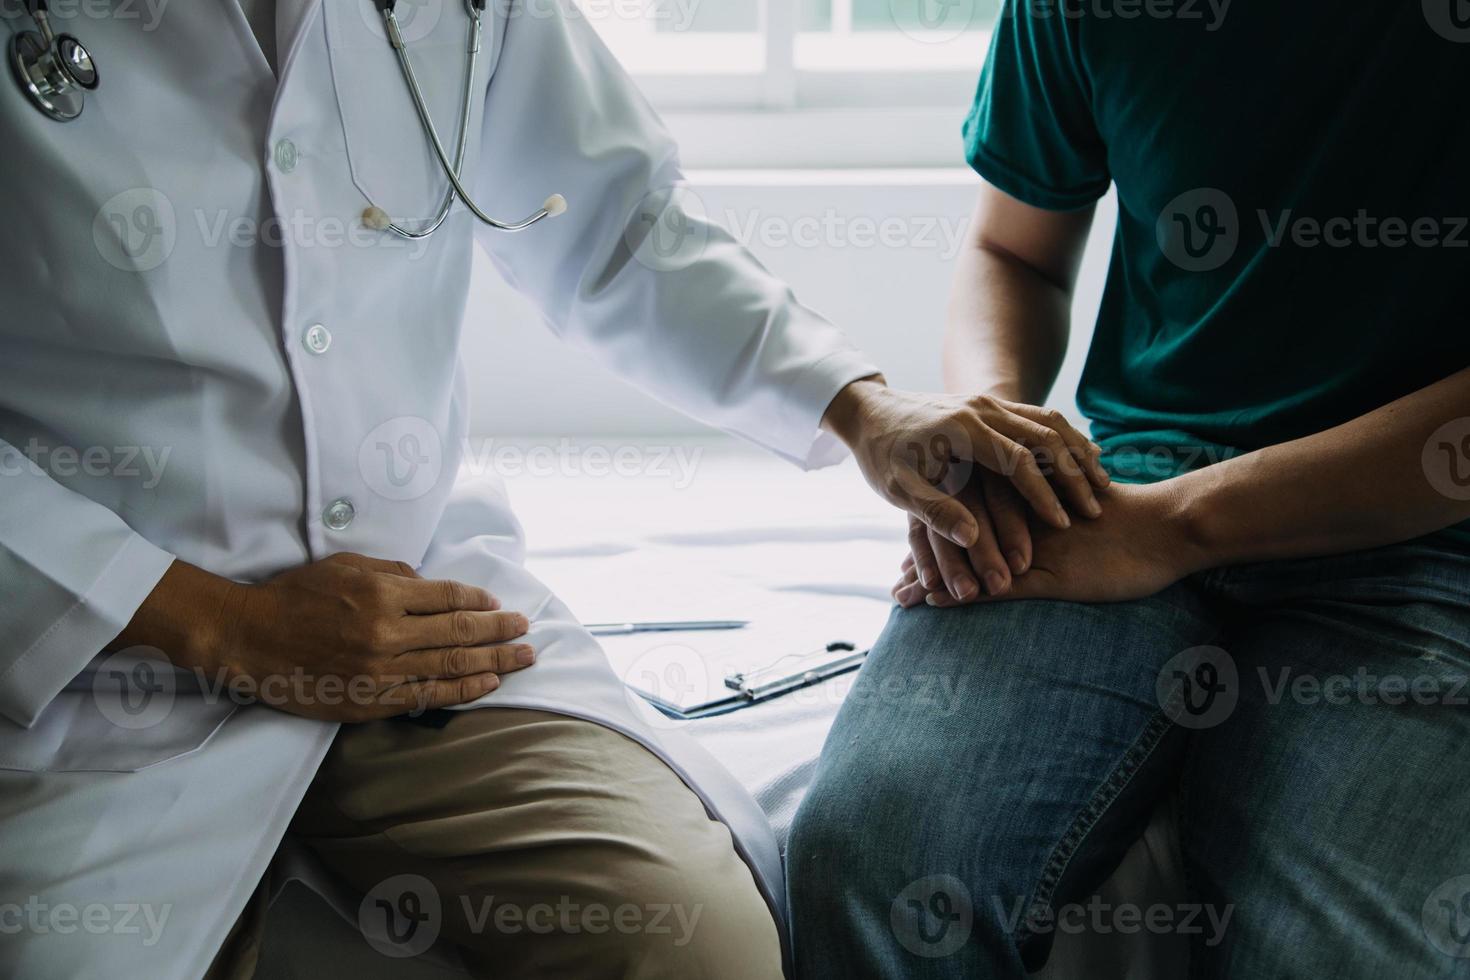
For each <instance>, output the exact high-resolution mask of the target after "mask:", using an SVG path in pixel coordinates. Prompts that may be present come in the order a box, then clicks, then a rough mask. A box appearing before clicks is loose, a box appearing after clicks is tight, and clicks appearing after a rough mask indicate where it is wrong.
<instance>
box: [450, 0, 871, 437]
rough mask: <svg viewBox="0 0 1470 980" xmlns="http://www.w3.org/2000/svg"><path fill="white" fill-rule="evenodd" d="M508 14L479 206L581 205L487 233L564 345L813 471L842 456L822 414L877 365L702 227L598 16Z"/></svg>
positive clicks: (547, 11)
mask: <svg viewBox="0 0 1470 980" xmlns="http://www.w3.org/2000/svg"><path fill="white" fill-rule="evenodd" d="M499 9H501V10H507V9H508V10H509V14H508V16H507V17H506V18H505V20H504V21H502V24H503V30H504V35H503V41H502V47H501V50H500V54H499V60H498V62H497V64H496V67H495V70H494V73H493V75H492V78H491V80H490V85H489V89H488V94H487V96H486V100H485V116H484V125H483V129H482V136H481V143H482V146H481V151H480V156H479V169H478V180H477V185H478V194H479V200H480V202H481V203H482V206H483V207H485V208H486V210H488V211H491V213H492V214H493V213H496V212H501V213H502V214H503V215H507V216H509V215H521V214H525V213H526V212H528V211H530V210H532V209H534V208H535V207H536V206H537V205H539V204H540V203H541V202H542V200H544V199H545V198H546V196H547V195H548V194H551V193H553V192H558V193H561V194H564V195H565V197H566V199H567V201H568V203H569V209H568V211H567V212H566V213H565V214H563V215H561V216H560V217H556V218H552V219H550V220H547V221H543V222H542V223H541V224H538V225H536V226H534V227H533V228H531V229H529V230H527V231H525V232H522V233H520V234H505V233H503V232H498V231H495V230H493V229H489V228H485V227H484V226H481V231H480V241H481V243H482V244H483V245H484V246H485V247H486V249H487V250H488V251H489V252H490V255H491V257H492V258H493V259H494V260H495V262H496V264H497V266H498V267H499V268H500V269H501V271H502V272H503V273H504V274H505V275H506V277H507V279H508V280H509V281H510V282H511V283H512V284H513V285H514V286H515V287H516V288H518V289H519V290H521V291H522V292H524V293H526V294H528V295H529V296H530V297H531V298H532V299H533V300H535V301H536V302H537V303H538V304H539V306H540V307H541V310H542V312H543V314H544V315H545V318H546V320H547V322H548V323H549V324H550V326H551V328H552V329H553V330H554V331H556V332H557V333H558V334H559V335H560V336H561V338H562V339H563V340H565V341H566V342H568V343H569V344H571V345H573V346H575V347H577V348H580V349H584V350H587V351H589V352H591V353H592V354H593V355H594V356H595V357H596V358H597V359H598V360H599V361H601V362H602V363H603V364H605V365H607V366H608V367H610V368H611V369H612V370H614V371H615V372H617V373H618V374H619V375H621V376H623V377H624V378H627V379H628V380H630V381H632V382H633V383H634V384H636V385H638V386H639V387H640V388H642V389H644V390H645V391H647V392H649V393H651V394H653V395H654V396H655V397H657V398H659V399H661V400H663V401H665V402H667V403H669V404H671V405H673V406H675V407H676V408H679V409H681V410H683V411H685V412H687V413H688V414H690V415H692V416H694V417H696V418H698V419H700V420H702V421H705V422H708V423H710V424H711V425H715V426H717V427H719V428H722V429H725V430H727V431H730V432H734V433H737V434H739V435H741V436H744V437H746V438H748V439H750V440H752V441H754V442H756V443H759V444H761V445H763V446H765V447H767V448H769V449H771V450H774V451H775V452H777V453H779V454H780V455H782V456H784V457H786V458H788V459H790V460H793V461H795V462H797V463H800V464H802V465H804V466H820V465H825V464H827V463H831V462H834V461H836V460H837V459H840V458H841V455H842V453H841V445H840V443H838V442H837V441H836V440H835V439H833V438H831V437H830V436H828V435H825V434H822V433H820V432H819V429H818V426H819V423H820V421H821V417H822V415H823V413H824V412H825V411H826V408H827V406H828V404H829V403H830V402H831V400H832V398H833V396H834V395H836V394H837V392H838V391H839V390H841V389H842V387H843V386H845V385H847V384H848V383H850V382H852V381H854V380H856V379H858V378H862V377H866V376H868V375H872V374H875V373H877V370H878V369H877V368H876V367H875V366H874V365H873V364H872V362H871V361H869V360H868V358H867V357H865V356H864V355H863V354H861V353H860V352H858V351H857V350H856V349H854V348H853V347H852V346H851V345H850V344H849V343H848V342H847V340H846V339H845V338H844V337H843V335H842V334H841V333H840V332H839V331H838V330H837V329H836V328H835V327H834V326H832V325H831V324H830V323H828V322H826V321H825V320H823V319H822V318H821V317H819V316H818V315H817V314H815V313H814V312H812V311H811V310H809V309H807V308H806V307H804V306H802V305H801V304H799V303H798V302H797V301H796V299H795V297H794V296H793V295H792V293H791V290H790V288H789V287H788V286H786V284H785V283H783V282H781V281H780V280H779V279H777V278H776V277H775V276H773V275H771V274H770V273H769V272H768V271H766V269H764V268H763V267H762V266H761V265H760V263H759V262H757V261H756V259H755V258H754V257H753V256H752V255H751V254H750V253H749V252H748V251H747V250H746V249H745V248H744V247H743V246H742V245H740V244H739V243H738V242H737V241H736V240H735V239H734V238H733V236H731V235H730V234H729V233H728V232H727V231H726V230H725V229H723V228H721V227H720V226H718V225H716V224H714V223H712V222H710V221H708V220H706V218H705V215H704V214H703V213H702V211H703V209H702V207H701V203H700V201H699V198H698V194H697V190H695V189H691V188H689V187H687V186H686V185H684V184H683V183H682V175H681V174H680V171H679V163H678V158H677V148H676V147H675V145H674V142H673V140H672V139H671V138H670V136H669V134H668V133H667V131H666V130H665V129H664V127H663V124H662V123H661V122H660V120H659V119H658V117H657V115H656V114H655V113H654V111H653V109H652V108H651V107H650V106H649V105H648V104H647V102H646V101H644V99H643V97H642V96H641V94H640V93H639V92H638V91H637V89H636V88H635V87H634V85H633V83H632V81H631V79H629V78H628V76H627V74H626V73H625V72H624V71H623V70H622V68H621V66H620V65H619V64H618V63H617V61H616V59H614V57H613V56H612V54H611V53H610V52H609V51H608V50H607V48H606V47H605V46H604V45H603V44H602V42H601V40H600V39H599V38H598V37H597V35H596V33H595V32H594V30H593V28H592V27H591V25H589V24H588V23H587V21H586V19H585V15H584V14H582V13H581V12H579V10H578V9H577V8H576V7H575V6H573V5H572V4H571V3H570V2H565V0H555V2H548V0H538V2H529V3H528V2H524V0H516V2H514V3H512V4H510V5H508V7H501V8H499ZM653 236H657V237H653Z"/></svg>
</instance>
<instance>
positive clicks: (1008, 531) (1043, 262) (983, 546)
mask: <svg viewBox="0 0 1470 980" xmlns="http://www.w3.org/2000/svg"><path fill="white" fill-rule="evenodd" d="M1092 213H1093V209H1092V208H1087V209H1084V210H1081V211H1070V212H1058V211H1043V210H1040V209H1038V208H1033V207H1031V206H1029V205H1026V204H1022V203H1021V202H1020V201H1018V200H1016V199H1015V198H1013V197H1011V196H1009V195H1007V194H1005V193H1003V192H1001V191H999V190H997V189H995V188H994V187H991V186H990V185H989V184H986V185H984V186H983V188H982V190H981V192H980V197H979V200H978V201H977V202H976V204H975V212H974V215H973V217H972V219H971V222H970V232H969V236H968V239H967V241H966V242H965V247H964V249H963V251H962V252H961V253H960V256H959V259H958V262H957V264H956V268H955V277H954V285H953V287H952V291H951V294H950V303H949V318H948V324H947V329H946V331H945V338H944V382H945V387H946V388H947V389H948V390H950V391H953V392H960V393H965V394H971V395H974V394H989V395H992V396H994V397H996V398H1000V399H1004V400H1006V401H1009V402H1021V403H1026V404H1031V405H1040V404H1041V403H1042V402H1044V401H1045V400H1046V395H1047V392H1048V391H1050V390H1051V386H1052V383H1053V382H1054V381H1055V380H1056V376H1057V371H1058V370H1059V369H1060V368H1061V365H1062V358H1063V356H1064V355H1065V354H1066V352H1067V332H1068V327H1069V324H1070V319H1071V308H1072V287H1073V284H1074V283H1075V281H1076V278H1077V267H1078V265H1079V263H1080V262H1081V260H1082V250H1083V247H1084V245H1085V244H1086V242H1087V232H1088V229H1089V228H1090V227H1091V224H1092ZM960 499H961V500H962V501H963V502H964V503H966V504H967V505H968V506H969V507H971V509H972V510H974V511H975V512H976V515H977V517H980V518H984V520H982V521H981V524H982V532H986V533H982V534H981V536H980V540H979V541H978V542H977V545H976V546H975V547H972V548H970V549H969V550H968V553H967V552H966V551H965V550H964V549H961V548H959V547H958V546H956V545H954V544H952V543H950V542H948V541H946V540H945V539H943V538H942V537H940V536H939V535H937V534H933V533H932V532H930V531H929V529H927V528H926V527H925V526H924V525H923V524H922V523H921V522H919V521H917V520H911V521H910V522H909V544H910V547H911V549H912V552H913V554H912V556H911V557H912V561H913V562H914V563H915V564H916V565H917V570H918V574H919V575H920V576H922V578H923V580H924V582H925V584H926V585H930V586H932V587H934V588H936V589H944V590H946V591H948V592H949V593H950V595H951V596H953V597H955V598H957V599H971V598H975V597H976V596H977V595H978V594H980V593H982V592H983V593H986V594H992V595H995V594H1001V593H1004V592H1005V591H1007V590H1008V589H1009V588H1010V586H1011V580H1012V576H1013V575H1019V574H1020V573H1022V572H1024V571H1025V570H1026V569H1027V568H1029V567H1030V564H1031V558H1032V548H1031V534H1030V531H1029V530H1028V529H1027V514H1026V511H1025V509H1024V505H1023V503H1022V501H1021V500H1020V499H1019V498H1018V496H1017V494H1016V493H1015V491H1014V490H1013V488H1012V487H1011V486H1010V485H1009V483H1008V481H1006V480H1004V479H1001V478H998V477H996V476H994V475H993V474H990V473H988V472H981V473H979V474H978V475H977V478H976V479H975V480H974V481H972V483H971V485H970V486H969V487H967V488H966V489H965V490H964V491H963V492H962V493H961V498H960ZM977 579H978V582H977ZM981 582H983V583H984V585H983V587H980V586H979V583H981Z"/></svg>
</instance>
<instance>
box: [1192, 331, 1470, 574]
mask: <svg viewBox="0 0 1470 980" xmlns="http://www.w3.org/2000/svg"><path fill="white" fill-rule="evenodd" d="M1446 329H1448V328H1446ZM1467 468H1470V368H1466V369H1462V370H1460V371H1458V372H1456V373H1455V374H1452V375H1450V376H1449V377H1447V378H1445V379H1444V380H1443V381H1439V382H1436V383H1435V384H1432V385H1430V386H1429V387H1427V388H1422V389H1420V390H1419V391H1416V392H1414V393H1413V394H1410V395H1406V396H1404V397H1403V398H1400V399H1398V400H1397V401H1394V402H1390V403H1389V404H1387V405H1385V406H1383V407H1382V408H1379V409H1377V410H1375V411H1372V412H1369V413H1368V414H1366V415H1362V416H1359V417H1358V418H1356V419H1353V420H1352V421H1350V422H1345V423H1343V424H1342V425H1339V426H1336V427H1334V428H1331V429H1328V430H1326V431H1325V432H1319V433H1317V434H1316V435H1311V436H1307V437H1306V438H1304V439H1295V440H1292V441H1291V442H1284V443H1281V444H1280V445H1276V446H1270V447H1267V448H1265V449H1260V450H1257V451H1256V452H1253V453H1247V454H1246V455H1243V456H1237V457H1235V458H1234V459H1230V460H1227V461H1225V462H1223V463H1217V464H1215V465H1214V466H1210V467H1206V468H1205V469H1202V470H1198V471H1195V472H1193V473H1190V474H1187V475H1185V476H1181V477H1179V478H1178V479H1177V480H1175V481H1173V482H1174V483H1176V484H1177V487H1178V490H1179V493H1180V501H1181V505H1182V514H1181V525H1182V527H1183V529H1184V531H1185V532H1186V534H1187V536H1188V541H1189V543H1190V545H1191V549H1190V550H1191V551H1192V552H1194V553H1196V554H1197V555H1198V558H1197V559H1196V563H1202V564H1203V566H1204V567H1213V566H1216V565H1227V564H1236V563H1239V562H1245V561H1265V560H1269V559H1279V558H1294V557H1302V556H1309V555H1326V554H1334V553H1337V552H1343V551H1356V550H1359V549H1362V548H1372V547H1377V546H1379V545H1386V544H1394V543H1396V542H1399V541H1406V540H1408V539H1410V538H1415V537H1418V536H1420V535H1423V534H1428V533H1430V532H1431V531H1437V530H1439V529H1441V528H1444V527H1448V526H1449V525H1451V524H1456V523H1458V522H1460V521H1464V520H1470V485H1467V481H1470V474H1467V473H1466V469H1467Z"/></svg>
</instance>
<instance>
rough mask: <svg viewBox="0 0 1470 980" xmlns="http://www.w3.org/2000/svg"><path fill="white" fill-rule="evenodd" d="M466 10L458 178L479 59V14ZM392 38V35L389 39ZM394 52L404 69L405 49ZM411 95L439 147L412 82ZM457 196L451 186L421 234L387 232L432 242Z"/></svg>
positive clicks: (399, 229) (395, 228) (391, 227)
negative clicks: (466, 50) (467, 28)
mask: <svg viewBox="0 0 1470 980" xmlns="http://www.w3.org/2000/svg"><path fill="white" fill-rule="evenodd" d="M465 8H466V9H467V10H468V12H469V15H470V20H471V24H472V26H471V28H470V41H469V45H468V47H469V58H468V64H467V65H466V66H465V79H464V102H463V104H462V105H461V106H460V111H459V141H458V143H457V144H456V145H455V148H454V170H453V172H454V173H456V174H458V173H462V172H463V168H464V153H465V145H466V144H467V143H468V142H469V134H470V110H471V109H472V108H473V107H474V102H475V66H476V65H477V64H478V62H479V58H480V34H481V32H480V12H479V11H478V10H476V9H474V7H472V6H470V5H469V4H468V3H466V4H465ZM384 15H385V16H384V20H385V21H386V19H387V16H388V15H391V11H386V10H385V11H384ZM385 27H386V23H385ZM391 36H392V35H391V34H390V37H391ZM394 50H395V51H396V52H397V54H398V59H399V63H400V64H401V65H405V66H407V61H408V55H407V53H406V51H405V49H404V47H403V46H400V45H395V47H394ZM412 74H413V68H412V66H408V67H407V75H406V77H408V78H410V79H412ZM410 92H411V93H412V94H413V95H414V106H415V108H416V109H417V110H418V113H419V119H421V120H422V121H423V123H424V126H425V128H426V129H428V131H429V133H430V135H431V138H432V139H434V141H435V142H436V143H437V142H438V136H437V134H436V133H435V130H434V124H433V122H432V121H430V119H429V117H428V114H427V110H426V109H425V108H424V107H423V100H422V99H420V98H419V97H418V87H417V86H416V85H414V84H413V83H412V82H410ZM441 162H442V158H441ZM458 196H459V195H458V193H457V192H456V190H455V188H454V186H453V185H452V184H451V185H450V187H449V190H447V191H445V192H444V200H443V201H442V202H441V203H440V205H439V211H438V213H437V214H435V216H434V217H433V219H432V220H431V221H430V222H429V224H428V226H427V227H424V228H421V229H419V230H418V231H409V230H408V229H407V228H404V227H403V226H402V225H400V224H398V223H397V222H396V221H395V222H391V223H390V224H389V225H388V228H387V230H388V231H391V232H392V233H393V234H395V235H397V236H398V237H399V238H406V239H408V240H409V241H411V242H416V241H422V240H423V239H426V238H429V237H430V236H432V235H433V234H434V232H436V231H438V230H439V226H440V225H442V224H444V219H446V218H448V217H449V212H450V211H451V210H452V209H453V207H454V201H455V198H456V197H458Z"/></svg>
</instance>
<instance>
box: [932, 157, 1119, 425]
mask: <svg viewBox="0 0 1470 980" xmlns="http://www.w3.org/2000/svg"><path fill="white" fill-rule="evenodd" d="M1092 215H1093V209H1092V208H1090V207H1089V208H1086V209H1083V210H1081V211H1043V210H1041V209H1039V208H1033V207H1031V206H1030V205H1028V204H1022V203H1021V202H1020V201H1018V200H1016V199H1015V198H1013V197H1011V196H1010V195H1008V194H1005V193H1003V192H1001V191H999V190H996V189H995V188H994V187H991V186H990V185H989V184H986V185H984V187H983V188H982V190H981V192H980V198H979V200H978V201H977V202H976V204H975V213H974V215H973V216H972V217H971V220H970V233H969V236H968V239H967V240H966V243H965V247H964V249H963V251H961V253H960V255H959V258H958V261H957V262H956V265H955V276H954V283H953V286H952V287H951V292H950V300H949V320H948V324H947V329H946V331H945V337H944V385H945V388H946V389H948V390H949V391H955V392H966V393H970V394H974V393H979V392H988V393H990V394H994V395H997V396H999V397H1001V398H1006V399H1009V400H1011V401H1018V402H1028V403H1030V404H1033V405H1040V404H1041V403H1042V402H1044V401H1046V396H1047V393H1048V392H1050V391H1051V386H1052V383H1053V382H1055V381H1056V377H1057V372H1058V371H1059V370H1060V369H1061V366H1062V358H1063V356H1065V354H1066V353H1067V333H1068V328H1069V326H1070V320H1071V314H1072V287H1073V285H1074V284H1075V283H1076V281H1077V268H1078V266H1079V264H1080V263H1081V261H1082V250H1083V247H1084V246H1085V245H1086V244H1087V232H1088V230H1089V229H1090V228H1091V226H1092Z"/></svg>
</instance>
